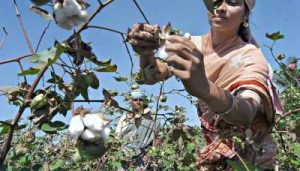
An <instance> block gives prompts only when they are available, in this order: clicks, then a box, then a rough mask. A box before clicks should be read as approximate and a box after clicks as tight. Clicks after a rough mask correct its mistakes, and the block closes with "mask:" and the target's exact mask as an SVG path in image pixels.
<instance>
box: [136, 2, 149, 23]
mask: <svg viewBox="0 0 300 171" xmlns="http://www.w3.org/2000/svg"><path fill="white" fill-rule="evenodd" d="M133 3H134V4H135V6H136V7H137V8H138V10H139V11H140V13H141V14H142V16H143V17H144V19H145V21H146V23H147V24H150V22H149V20H148V19H147V17H146V15H145V14H144V12H143V11H142V9H141V7H140V6H139V4H138V3H137V2H136V0H133Z"/></svg>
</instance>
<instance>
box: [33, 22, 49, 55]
mask: <svg viewBox="0 0 300 171" xmlns="http://www.w3.org/2000/svg"><path fill="white" fill-rule="evenodd" d="M50 24H51V20H50V21H49V22H48V24H47V26H46V27H45V28H44V30H43V32H42V35H41V37H40V39H39V42H38V44H37V46H36V48H35V52H37V51H38V50H39V47H40V44H41V42H42V40H43V37H44V35H45V34H46V31H47V30H48V28H49V26H50Z"/></svg>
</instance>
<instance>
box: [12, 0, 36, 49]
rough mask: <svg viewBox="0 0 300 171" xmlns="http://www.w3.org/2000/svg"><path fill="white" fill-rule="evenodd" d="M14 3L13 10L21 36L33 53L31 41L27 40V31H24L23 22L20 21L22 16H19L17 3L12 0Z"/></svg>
mask: <svg viewBox="0 0 300 171" xmlns="http://www.w3.org/2000/svg"><path fill="white" fill-rule="evenodd" d="M14 5H15V10H16V16H17V18H18V21H19V24H20V26H21V29H22V33H23V36H24V38H25V40H26V42H27V45H28V47H29V50H30V52H31V54H34V51H33V48H32V45H31V43H30V41H29V38H28V35H27V33H26V30H25V27H24V24H23V21H22V17H21V14H20V12H19V9H18V5H17V2H16V0H14Z"/></svg>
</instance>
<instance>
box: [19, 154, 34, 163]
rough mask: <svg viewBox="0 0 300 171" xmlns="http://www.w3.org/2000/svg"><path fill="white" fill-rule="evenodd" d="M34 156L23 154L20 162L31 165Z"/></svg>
mask: <svg viewBox="0 0 300 171" xmlns="http://www.w3.org/2000/svg"><path fill="white" fill-rule="evenodd" d="M32 160H33V158H32V156H30V155H29V156H28V155H26V156H23V157H21V158H20V160H19V162H20V163H21V164H22V165H29V164H30V163H31V162H32Z"/></svg>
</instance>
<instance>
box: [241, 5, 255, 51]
mask: <svg viewBox="0 0 300 171" xmlns="http://www.w3.org/2000/svg"><path fill="white" fill-rule="evenodd" d="M250 13H251V9H249V7H248V5H245V14H246V15H247V19H246V20H245V21H244V22H242V23H241V24H240V27H239V30H238V35H239V36H240V37H241V38H242V40H243V41H244V42H247V43H251V44H253V45H255V46H257V47H258V44H257V43H256V41H255V40H254V38H253V36H252V34H251V31H250V28H249V25H248V23H249V16H250ZM245 22H246V24H247V25H245V24H244V23H245Z"/></svg>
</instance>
